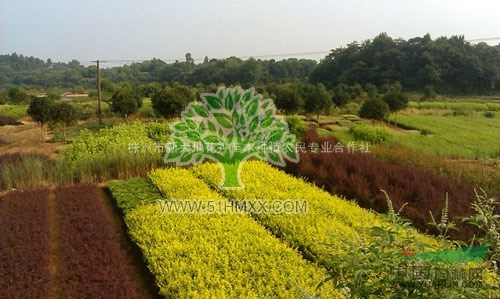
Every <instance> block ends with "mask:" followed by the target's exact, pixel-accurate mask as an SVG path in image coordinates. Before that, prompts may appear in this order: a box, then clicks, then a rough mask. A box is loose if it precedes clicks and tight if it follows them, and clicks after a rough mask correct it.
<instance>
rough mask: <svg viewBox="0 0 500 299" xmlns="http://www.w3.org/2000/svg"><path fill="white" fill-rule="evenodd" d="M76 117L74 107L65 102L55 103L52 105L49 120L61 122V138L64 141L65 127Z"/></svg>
mask: <svg viewBox="0 0 500 299" xmlns="http://www.w3.org/2000/svg"><path fill="white" fill-rule="evenodd" d="M77 119H78V114H77V112H76V108H75V107H74V106H73V105H71V104H69V103H66V102H62V103H57V104H54V105H53V106H52V111H51V121H52V122H53V123H58V124H61V126H62V133H63V139H64V142H65V143H66V129H67V127H68V126H70V125H71V124H73V123H74V122H75V121H76V120H77Z"/></svg>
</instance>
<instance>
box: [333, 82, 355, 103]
mask: <svg viewBox="0 0 500 299" xmlns="http://www.w3.org/2000/svg"><path fill="white" fill-rule="evenodd" d="M351 99H352V98H351V95H350V94H349V86H347V85H346V84H343V83H341V84H338V85H337V86H335V88H334V89H333V97H332V102H333V103H334V104H335V106H337V107H343V106H344V105H345V104H347V103H349V101H351Z"/></svg>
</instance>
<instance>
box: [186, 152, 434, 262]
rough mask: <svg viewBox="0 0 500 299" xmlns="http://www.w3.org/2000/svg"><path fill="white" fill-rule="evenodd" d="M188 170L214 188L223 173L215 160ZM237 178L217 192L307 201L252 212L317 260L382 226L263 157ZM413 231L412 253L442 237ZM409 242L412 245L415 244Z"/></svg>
mask: <svg viewBox="0 0 500 299" xmlns="http://www.w3.org/2000/svg"><path fill="white" fill-rule="evenodd" d="M191 171H192V172H193V173H194V174H196V176H198V177H199V178H201V179H203V180H204V181H205V182H207V183H208V184H209V185H210V186H212V187H213V188H214V189H216V188H217V186H218V185H219V183H220V180H221V177H222V174H221V170H220V167H219V166H218V165H217V164H214V163H205V164H201V165H197V166H194V167H193V168H191ZM241 179H242V182H243V184H244V185H245V188H244V189H242V190H222V191H221V193H222V194H223V195H224V196H225V197H226V198H229V199H247V200H249V199H261V200H270V201H272V200H276V199H283V200H287V199H293V200H296V199H304V200H307V202H308V211H307V213H303V214H284V215H275V214H265V213H257V214H254V215H253V216H254V217H255V219H257V221H258V222H259V223H261V224H262V225H264V226H265V227H266V228H268V229H269V230H271V231H272V232H273V233H274V234H275V235H276V236H279V237H280V238H281V239H283V240H285V241H286V242H287V243H289V244H290V245H291V246H293V247H294V248H298V249H299V250H300V251H302V252H303V254H304V255H305V256H307V257H308V258H309V259H310V260H313V261H317V262H321V260H322V256H323V254H326V253H329V252H331V250H332V248H336V247H337V248H339V250H340V248H342V246H340V245H341V244H343V243H344V242H345V240H346V239H347V238H348V239H350V240H355V239H356V238H357V237H358V236H359V234H360V233H364V231H365V230H364V229H363V228H368V227H373V226H380V225H384V223H383V221H382V219H381V217H379V216H378V215H377V214H376V213H374V212H372V211H369V210H366V209H363V208H361V207H359V206H358V205H357V204H356V203H355V202H352V201H348V200H345V199H342V198H339V197H338V196H335V195H331V194H329V193H328V192H326V191H324V190H322V189H321V188H318V187H317V186H314V185H312V184H310V183H307V182H304V181H303V180H302V179H298V178H294V177H292V176H290V175H288V174H286V173H284V172H282V171H280V170H278V169H276V168H273V167H271V166H270V165H268V164H267V163H264V162H260V161H247V162H245V163H244V164H243V166H242V170H241ZM402 233H403V232H402ZM412 234H413V235H414V237H415V240H416V243H418V244H419V245H420V248H416V250H417V252H421V251H431V250H433V249H435V248H442V247H443V244H442V243H441V242H439V241H437V240H436V239H434V238H432V237H430V236H424V235H422V234H419V233H417V232H416V231H415V230H412ZM336 244H337V245H336ZM408 246H415V247H417V244H408ZM338 253H341V252H338ZM346 254H347V253H346Z"/></svg>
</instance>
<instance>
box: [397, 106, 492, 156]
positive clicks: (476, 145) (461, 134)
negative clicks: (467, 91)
mask: <svg viewBox="0 0 500 299" xmlns="http://www.w3.org/2000/svg"><path fill="white" fill-rule="evenodd" d="M398 123H399V124H400V125H402V126H405V127H410V128H415V129H418V130H419V131H420V132H427V133H429V134H420V135H415V134H395V135H394V140H395V141H397V142H401V143H403V144H405V145H409V146H411V147H413V148H415V149H418V150H423V151H429V152H432V153H435V154H437V155H439V156H444V157H448V158H462V159H490V158H499V157H500V118H499V117H495V118H487V117H484V116H482V115H475V114H472V115H459V116H451V115H448V116H445V115H416V114H409V115H398Z"/></svg>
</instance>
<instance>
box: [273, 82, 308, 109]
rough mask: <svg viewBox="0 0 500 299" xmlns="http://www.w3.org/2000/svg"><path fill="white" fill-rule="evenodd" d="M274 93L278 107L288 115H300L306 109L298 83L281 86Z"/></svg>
mask: <svg viewBox="0 0 500 299" xmlns="http://www.w3.org/2000/svg"><path fill="white" fill-rule="evenodd" d="M273 93H274V94H275V95H276V107H277V108H278V109H280V110H283V111H284V112H285V113H286V114H296V113H299V112H300V111H301V110H302V108H303V107H304V100H303V99H302V96H301V94H300V91H299V87H298V85H297V84H296V83H287V84H283V85H280V86H278V87H277V88H276V89H275V90H273Z"/></svg>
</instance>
